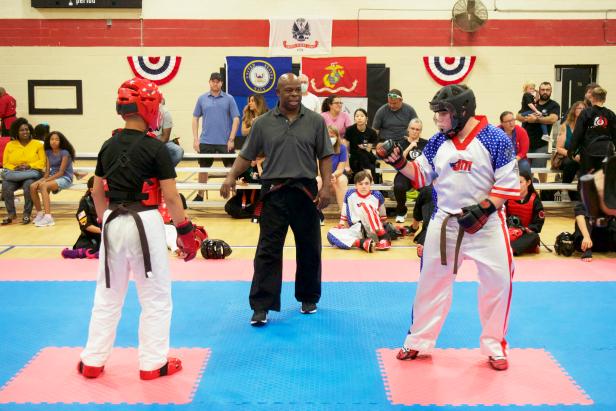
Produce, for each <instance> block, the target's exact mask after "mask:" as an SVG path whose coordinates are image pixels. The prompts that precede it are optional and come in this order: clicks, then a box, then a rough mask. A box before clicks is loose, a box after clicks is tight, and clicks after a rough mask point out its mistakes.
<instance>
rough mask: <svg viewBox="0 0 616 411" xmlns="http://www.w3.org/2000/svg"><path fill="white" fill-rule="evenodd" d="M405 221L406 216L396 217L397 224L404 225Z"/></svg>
mask: <svg viewBox="0 0 616 411" xmlns="http://www.w3.org/2000/svg"><path fill="white" fill-rule="evenodd" d="M404 220H406V214H405V215H399V216H396V223H403V222H404Z"/></svg>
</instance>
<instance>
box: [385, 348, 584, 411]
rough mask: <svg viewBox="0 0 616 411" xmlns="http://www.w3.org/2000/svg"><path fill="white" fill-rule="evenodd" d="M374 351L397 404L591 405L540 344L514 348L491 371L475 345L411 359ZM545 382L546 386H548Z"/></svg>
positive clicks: (389, 390)
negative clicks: (504, 365) (501, 366)
mask: <svg viewBox="0 0 616 411" xmlns="http://www.w3.org/2000/svg"><path fill="white" fill-rule="evenodd" d="M397 351H398V350H397V349H395V350H392V349H386V348H382V349H379V350H377V355H378V357H379V363H380V365H381V373H382V375H383V382H384V384H385V390H386V391H387V397H388V399H389V400H390V401H391V403H392V404H396V405H437V406H444V405H454V406H459V405H544V404H545V405H573V404H580V405H591V404H593V401H592V399H590V397H588V395H586V393H585V392H584V391H583V390H582V389H581V388H580V387H579V386H578V385H577V384H576V383H575V381H573V380H572V379H571V378H570V377H569V375H568V374H567V373H566V371H565V370H563V369H562V368H561V367H560V365H559V364H558V363H557V362H556V360H555V359H554V358H552V356H551V355H550V354H549V353H548V352H546V351H544V350H541V349H512V350H510V351H509V369H508V370H506V371H495V370H493V369H492V368H490V366H489V364H488V361H487V357H486V356H484V355H481V353H480V352H479V350H478V349H435V350H434V351H433V352H432V355H430V356H420V357H418V358H417V359H415V360H412V361H399V360H397V359H396V358H395V356H396V353H397ZM548 387H549V388H548Z"/></svg>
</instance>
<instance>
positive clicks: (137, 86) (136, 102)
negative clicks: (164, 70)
mask: <svg viewBox="0 0 616 411" xmlns="http://www.w3.org/2000/svg"><path fill="white" fill-rule="evenodd" d="M162 98H163V95H162V94H161V93H160V91H158V86H157V85H156V84H154V83H153V82H151V81H149V80H145V79H142V78H138V77H135V78H134V79H132V80H127V81H125V82H124V83H122V85H121V86H120V88H119V89H118V99H117V100H116V111H117V113H118V114H119V115H121V116H122V118H124V117H126V116H130V115H135V114H136V115H138V116H139V117H141V118H142V119H143V121H145V123H146V124H147V126H148V128H149V129H150V130H157V129H158V128H159V125H160V116H159V113H158V109H159V107H160V103H161V101H162Z"/></svg>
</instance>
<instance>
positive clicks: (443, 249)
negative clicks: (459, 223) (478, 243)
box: [441, 214, 464, 275]
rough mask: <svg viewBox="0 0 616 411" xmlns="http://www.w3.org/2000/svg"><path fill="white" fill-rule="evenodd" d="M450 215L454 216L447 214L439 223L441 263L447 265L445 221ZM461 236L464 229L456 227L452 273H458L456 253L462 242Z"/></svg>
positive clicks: (458, 252)
mask: <svg viewBox="0 0 616 411" xmlns="http://www.w3.org/2000/svg"><path fill="white" fill-rule="evenodd" d="M451 217H455V215H453V214H448V215H447V217H445V219H444V220H443V223H442V225H441V265H447V222H448V221H449V219H450V218H451ZM463 237H464V229H463V228H462V227H458V237H457V238H456V248H455V251H454V261H453V275H457V274H458V255H459V254H460V245H461V244H462V238H463Z"/></svg>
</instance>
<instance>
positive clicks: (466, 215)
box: [458, 198, 496, 234]
mask: <svg viewBox="0 0 616 411" xmlns="http://www.w3.org/2000/svg"><path fill="white" fill-rule="evenodd" d="M495 211H496V207H495V206H494V204H493V203H492V202H491V201H490V200H489V199H487V198H486V199H485V200H483V201H482V202H481V203H479V204H474V205H472V206H468V207H464V208H462V214H461V215H460V216H458V224H460V227H462V229H463V230H464V231H466V232H467V233H469V234H475V233H476V232H477V231H479V230H480V229H481V227H483V226H484V225H485V223H486V222H487V221H488V217H489V216H490V214H492V213H493V212H495Z"/></svg>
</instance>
